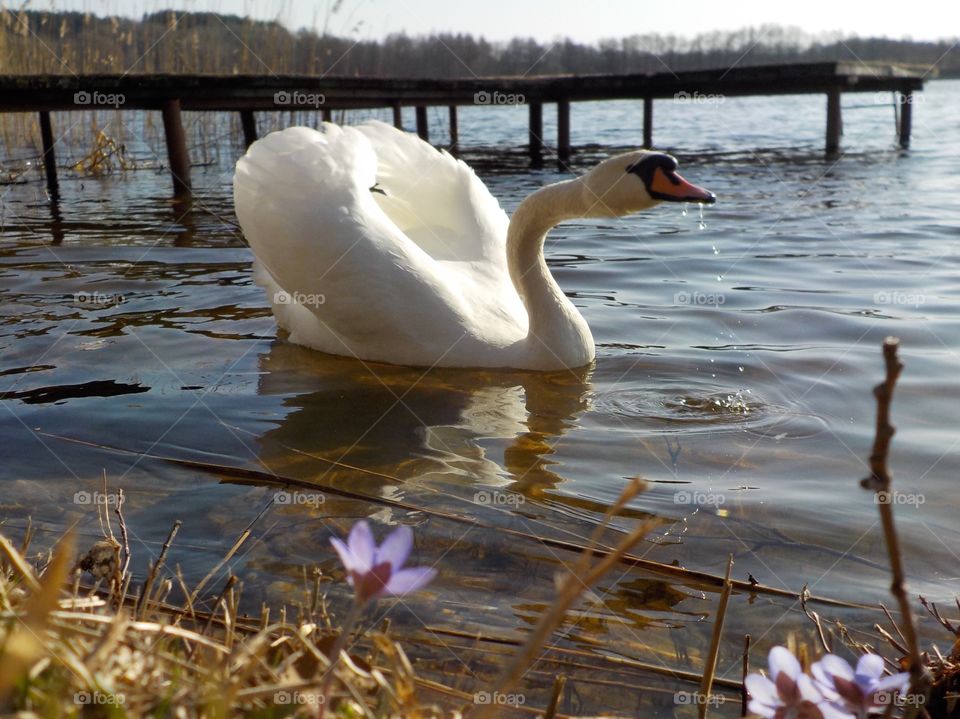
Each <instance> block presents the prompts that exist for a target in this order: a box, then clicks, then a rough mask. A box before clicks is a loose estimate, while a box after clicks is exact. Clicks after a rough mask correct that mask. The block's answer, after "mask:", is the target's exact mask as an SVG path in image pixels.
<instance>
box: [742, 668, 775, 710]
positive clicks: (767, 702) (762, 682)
mask: <svg viewBox="0 0 960 719" xmlns="http://www.w3.org/2000/svg"><path fill="white" fill-rule="evenodd" d="M744 683H745V684H746V687H747V691H748V692H750V699H751V702H750V704H751V708H750V711H751V712H753V713H754V714H762V712H759V711H757V710H756V709H754V708H753V704H754V702H757V703H758V705H763V706H765V707H771V708H772V707H775V706H777V705H779V704H780V695H779V694H777V687H776V685H775V684H774V683H773V682H772V681H770V680H769V679H767V678H766V677H765V676H763V675H762V674H749V675H747V678H746V680H745V682H744Z"/></svg>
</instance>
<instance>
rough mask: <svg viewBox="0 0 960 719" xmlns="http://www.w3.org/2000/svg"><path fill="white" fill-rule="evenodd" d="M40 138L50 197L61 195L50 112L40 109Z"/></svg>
mask: <svg viewBox="0 0 960 719" xmlns="http://www.w3.org/2000/svg"><path fill="white" fill-rule="evenodd" d="M40 139H41V140H42V141H43V170H44V172H45V173H46V175H47V192H48V193H49V194H50V197H53V198H56V197H58V196H59V195H60V184H59V183H58V182H57V159H56V155H55V154H54V152H53V125H52V124H51V123H50V113H49V112H48V111H46V110H41V111H40Z"/></svg>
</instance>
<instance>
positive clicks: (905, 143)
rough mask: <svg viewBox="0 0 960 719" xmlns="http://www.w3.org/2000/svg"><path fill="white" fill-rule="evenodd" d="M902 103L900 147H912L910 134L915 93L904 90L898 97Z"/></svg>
mask: <svg viewBox="0 0 960 719" xmlns="http://www.w3.org/2000/svg"><path fill="white" fill-rule="evenodd" d="M896 98H897V100H898V102H899V103H900V147H902V148H903V149H904V150H906V149H907V148H908V147H910V132H911V130H912V125H913V91H912V90H904V91H902V92H900V93H898V94H897V95H896Z"/></svg>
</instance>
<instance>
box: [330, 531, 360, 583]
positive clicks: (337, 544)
mask: <svg viewBox="0 0 960 719" xmlns="http://www.w3.org/2000/svg"><path fill="white" fill-rule="evenodd" d="M330 544H332V545H333V548H334V549H335V550H337V554H338V555H339V556H340V561H341V562H343V566H344V568H345V569H346V570H347V577H348V578H349V579H350V583H351V584H353V577H352V574H353V572H354V571H356V569H357V561H356V559H355V558H354V556H353V552H351V551H350V547H348V546H347V545H346V544H344V543H343V542H342V541H341V540H339V539H337V538H336V537H330Z"/></svg>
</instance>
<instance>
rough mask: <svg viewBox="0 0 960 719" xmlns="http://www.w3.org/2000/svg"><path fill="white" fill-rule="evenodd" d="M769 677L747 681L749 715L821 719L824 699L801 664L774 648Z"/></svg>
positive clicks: (751, 677) (752, 676)
mask: <svg viewBox="0 0 960 719" xmlns="http://www.w3.org/2000/svg"><path fill="white" fill-rule="evenodd" d="M767 666H768V669H769V672H770V677H769V678H767V677H765V676H763V675H762V674H751V675H750V676H748V677H747V679H746V685H747V691H748V692H750V703H749V705H748V709H749V710H750V712H751V713H753V714H757V715H759V716H761V717H769V718H772V719H824V717H823V712H822V711H821V710H820V706H819V704H820V702H822V701H823V696H822V695H821V694H820V692H819V691H818V690H817V687H816V686H814V683H813V680H812V679H811V678H810V677H809V676H807V675H806V674H804V673H803V671H801V668H800V662H798V661H797V658H796V657H795V656H793V654H791V653H790V652H789V651H788V650H787V649H786V648H785V647H774V648H773V649H771V650H770V655H769V657H768V659H767Z"/></svg>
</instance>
